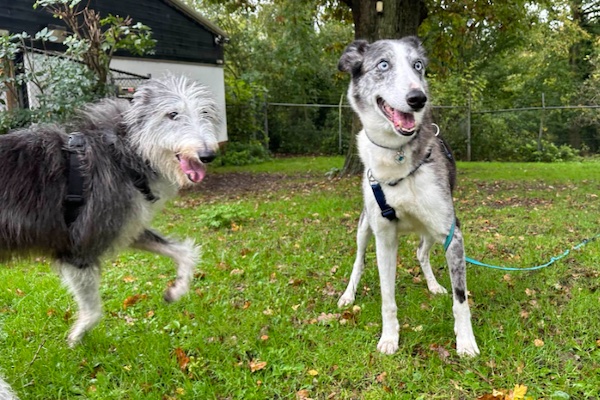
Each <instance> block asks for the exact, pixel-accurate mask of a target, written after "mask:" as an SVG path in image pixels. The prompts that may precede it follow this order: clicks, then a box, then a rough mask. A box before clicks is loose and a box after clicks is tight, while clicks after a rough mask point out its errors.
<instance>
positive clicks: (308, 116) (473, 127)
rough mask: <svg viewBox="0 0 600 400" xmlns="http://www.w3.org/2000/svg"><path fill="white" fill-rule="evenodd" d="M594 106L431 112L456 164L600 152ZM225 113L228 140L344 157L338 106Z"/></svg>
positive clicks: (275, 106)
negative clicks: (468, 161) (544, 154)
mask: <svg viewBox="0 0 600 400" xmlns="http://www.w3.org/2000/svg"><path fill="white" fill-rule="evenodd" d="M344 100H345V99H344ZM599 108H600V106H555V107H546V106H542V107H527V108H513V109H502V110H477V109H472V108H471V107H469V106H433V107H432V113H433V120H434V121H435V122H436V123H437V124H438V125H439V126H440V129H441V132H442V135H443V136H444V138H445V139H446V140H447V141H448V142H449V143H450V146H451V147H452V149H453V151H454V153H455V156H456V158H457V159H459V160H473V161H491V160H534V159H536V158H535V157H538V158H540V157H542V156H540V154H541V153H543V152H544V151H550V150H552V151H554V152H556V153H557V154H558V153H560V152H564V151H567V150H568V148H567V147H566V146H569V147H570V148H571V149H573V150H570V151H572V152H573V154H575V153H579V154H582V155H590V154H598V153H600V111H599ZM227 113H228V115H227V120H228V123H230V122H231V121H238V122H237V123H238V124H239V126H237V125H235V124H236V123H235V122H234V123H233V125H230V126H229V127H228V130H229V132H230V140H233V141H245V140H248V139H250V140H257V141H260V142H261V143H263V144H264V145H265V146H268V148H269V149H270V150H271V151H272V152H275V153H287V154H346V151H347V149H348V145H349V142H350V135H351V132H352V119H353V111H352V109H351V108H350V106H349V105H347V104H343V103H342V102H340V104H293V103H270V102H263V103H257V104H255V105H254V106H253V107H252V106H248V105H243V106H242V105H228V107H227ZM250 120H251V123H250V122H249V121H250ZM240 121H245V122H244V123H240ZM549 148H551V149H549ZM557 157H560V154H558V155H557ZM540 161H543V159H542V158H540Z"/></svg>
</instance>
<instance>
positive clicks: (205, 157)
mask: <svg viewBox="0 0 600 400" xmlns="http://www.w3.org/2000/svg"><path fill="white" fill-rule="evenodd" d="M198 158H199V159H200V161H202V162H203V163H204V164H208V163H209V162H212V160H214V159H215V158H217V153H215V152H214V151H210V150H208V151H205V152H202V153H199V154H198Z"/></svg>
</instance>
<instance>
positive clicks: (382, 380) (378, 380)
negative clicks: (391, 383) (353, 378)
mask: <svg viewBox="0 0 600 400" xmlns="http://www.w3.org/2000/svg"><path fill="white" fill-rule="evenodd" d="M386 376H387V372H382V373H380V374H379V375H377V378H375V380H376V381H377V382H379V383H383V382H384V381H385V377H386Z"/></svg>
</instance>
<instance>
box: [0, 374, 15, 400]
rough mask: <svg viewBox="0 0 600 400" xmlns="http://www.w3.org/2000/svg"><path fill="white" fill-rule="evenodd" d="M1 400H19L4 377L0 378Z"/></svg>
mask: <svg viewBox="0 0 600 400" xmlns="http://www.w3.org/2000/svg"><path fill="white" fill-rule="evenodd" d="M0 400H19V399H18V398H17V396H16V395H15V394H14V393H13V391H12V390H11V388H10V386H9V385H8V383H6V382H4V380H3V379H2V377H0Z"/></svg>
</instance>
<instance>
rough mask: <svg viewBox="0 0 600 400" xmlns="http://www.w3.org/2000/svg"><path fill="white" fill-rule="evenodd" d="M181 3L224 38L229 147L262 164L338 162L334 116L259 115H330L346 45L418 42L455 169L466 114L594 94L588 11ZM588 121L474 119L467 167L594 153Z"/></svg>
mask: <svg viewBox="0 0 600 400" xmlns="http://www.w3.org/2000/svg"><path fill="white" fill-rule="evenodd" d="M188 2H189V4H190V5H192V6H194V7H195V8H197V9H198V10H199V11H200V12H202V13H203V14H205V15H206V16H208V17H209V18H211V19H213V20H214V21H215V22H216V23H217V24H218V25H220V26H221V27H222V28H223V29H224V30H225V31H227V32H228V33H229V35H230V39H231V40H230V43H229V44H228V45H227V46H226V63H225V68H226V73H225V76H226V90H227V104H228V125H229V126H228V131H229V137H230V140H231V141H232V142H238V143H252V142H256V141H259V142H262V143H263V144H265V145H267V146H268V147H269V149H270V150H271V151H274V152H285V153H311V152H324V153H335V152H337V151H339V148H338V146H337V142H336V140H337V139H336V133H335V132H336V130H337V127H338V122H339V120H338V119H339V116H338V110H336V109H326V108H310V107H268V109H267V108H265V103H266V102H269V103H299V104H338V103H340V97H341V96H342V95H343V94H344V93H345V91H346V88H347V84H348V77H347V76H345V75H344V74H342V73H339V72H338V71H337V68H336V66H337V60H338V58H339V56H340V55H341V53H342V51H343V49H344V48H345V46H346V45H347V44H348V43H350V42H351V41H352V40H353V39H354V38H355V37H356V38H366V39H368V40H376V39H378V38H390V37H401V36H404V35H406V34H418V35H419V36H420V37H421V39H422V40H423V42H424V45H425V47H426V48H427V50H428V55H429V60H430V62H429V67H428V79H429V83H430V89H431V91H432V98H433V104H434V105H444V106H462V107H463V108H452V109H441V110H436V119H437V120H438V121H439V123H440V125H442V126H443V128H444V130H445V132H444V133H445V135H446V137H447V138H448V139H449V140H450V142H451V144H452V145H453V147H454V149H455V152H456V153H457V156H458V157H459V158H464V157H465V150H464V148H465V146H464V143H465V140H466V138H465V135H464V132H465V124H466V123H467V121H466V107H467V106H470V107H471V108H472V109H473V110H495V109H507V108H518V107H536V106H542V105H544V106H559V105H595V104H597V96H598V94H599V93H600V69H599V68H600V42H599V40H600V37H599V33H600V20H599V18H600V1H597V0H596V1H585V0H538V1H525V0H515V1H511V2H492V1H490V2H481V1H477V0H461V1H458V0H425V1H423V0H394V1H391V0H386V1H383V12H382V13H378V12H377V11H376V3H377V2H376V1H374V0H302V1H296V0H188ZM542 94H543V97H544V99H543V100H542ZM344 101H345V100H344ZM542 101H543V102H544V104H542ZM542 114H543V116H542ZM350 115H351V114H349V113H346V114H344V117H343V118H344V124H345V128H346V130H347V131H348V132H347V137H346V138H345V139H344V147H345V148H348V147H349V146H350V148H351V147H352V145H351V140H350V139H351V138H352V133H351V131H353V130H354V131H355V130H356V129H357V126H356V123H355V126H354V128H350V126H349V125H348V123H349V122H348V121H349V120H351V118H352V117H351V116H350ZM265 116H267V117H268V118H267V121H268V126H265ZM542 118H543V120H542ZM599 119H600V114H599V111H598V109H591V108H590V109H573V110H560V111H551V112H548V111H546V112H543V113H540V112H520V113H502V114H496V113H485V114H475V117H474V118H473V119H472V121H471V124H472V132H473V138H472V146H473V148H474V149H475V151H474V152H473V158H474V159H479V160H491V159H495V160H549V161H551V160H553V159H561V158H562V159H564V158H569V157H571V156H573V155H575V154H576V153H578V152H579V153H581V154H590V153H597V152H598V151H599V149H600V130H599V128H600V125H599V123H600V121H599ZM541 122H542V124H541ZM540 129H541V130H542V132H540ZM266 130H268V133H269V137H268V138H266V137H265V132H266ZM540 134H541V135H540ZM538 136H541V137H542V138H543V141H542V143H541V144H542V152H541V153H540V152H539V148H538V146H537V145H536V143H535V142H536V138H537V137H538ZM561 146H562V147H561ZM567 146H569V147H567ZM571 148H573V149H576V150H577V152H575V151H572V150H571Z"/></svg>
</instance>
